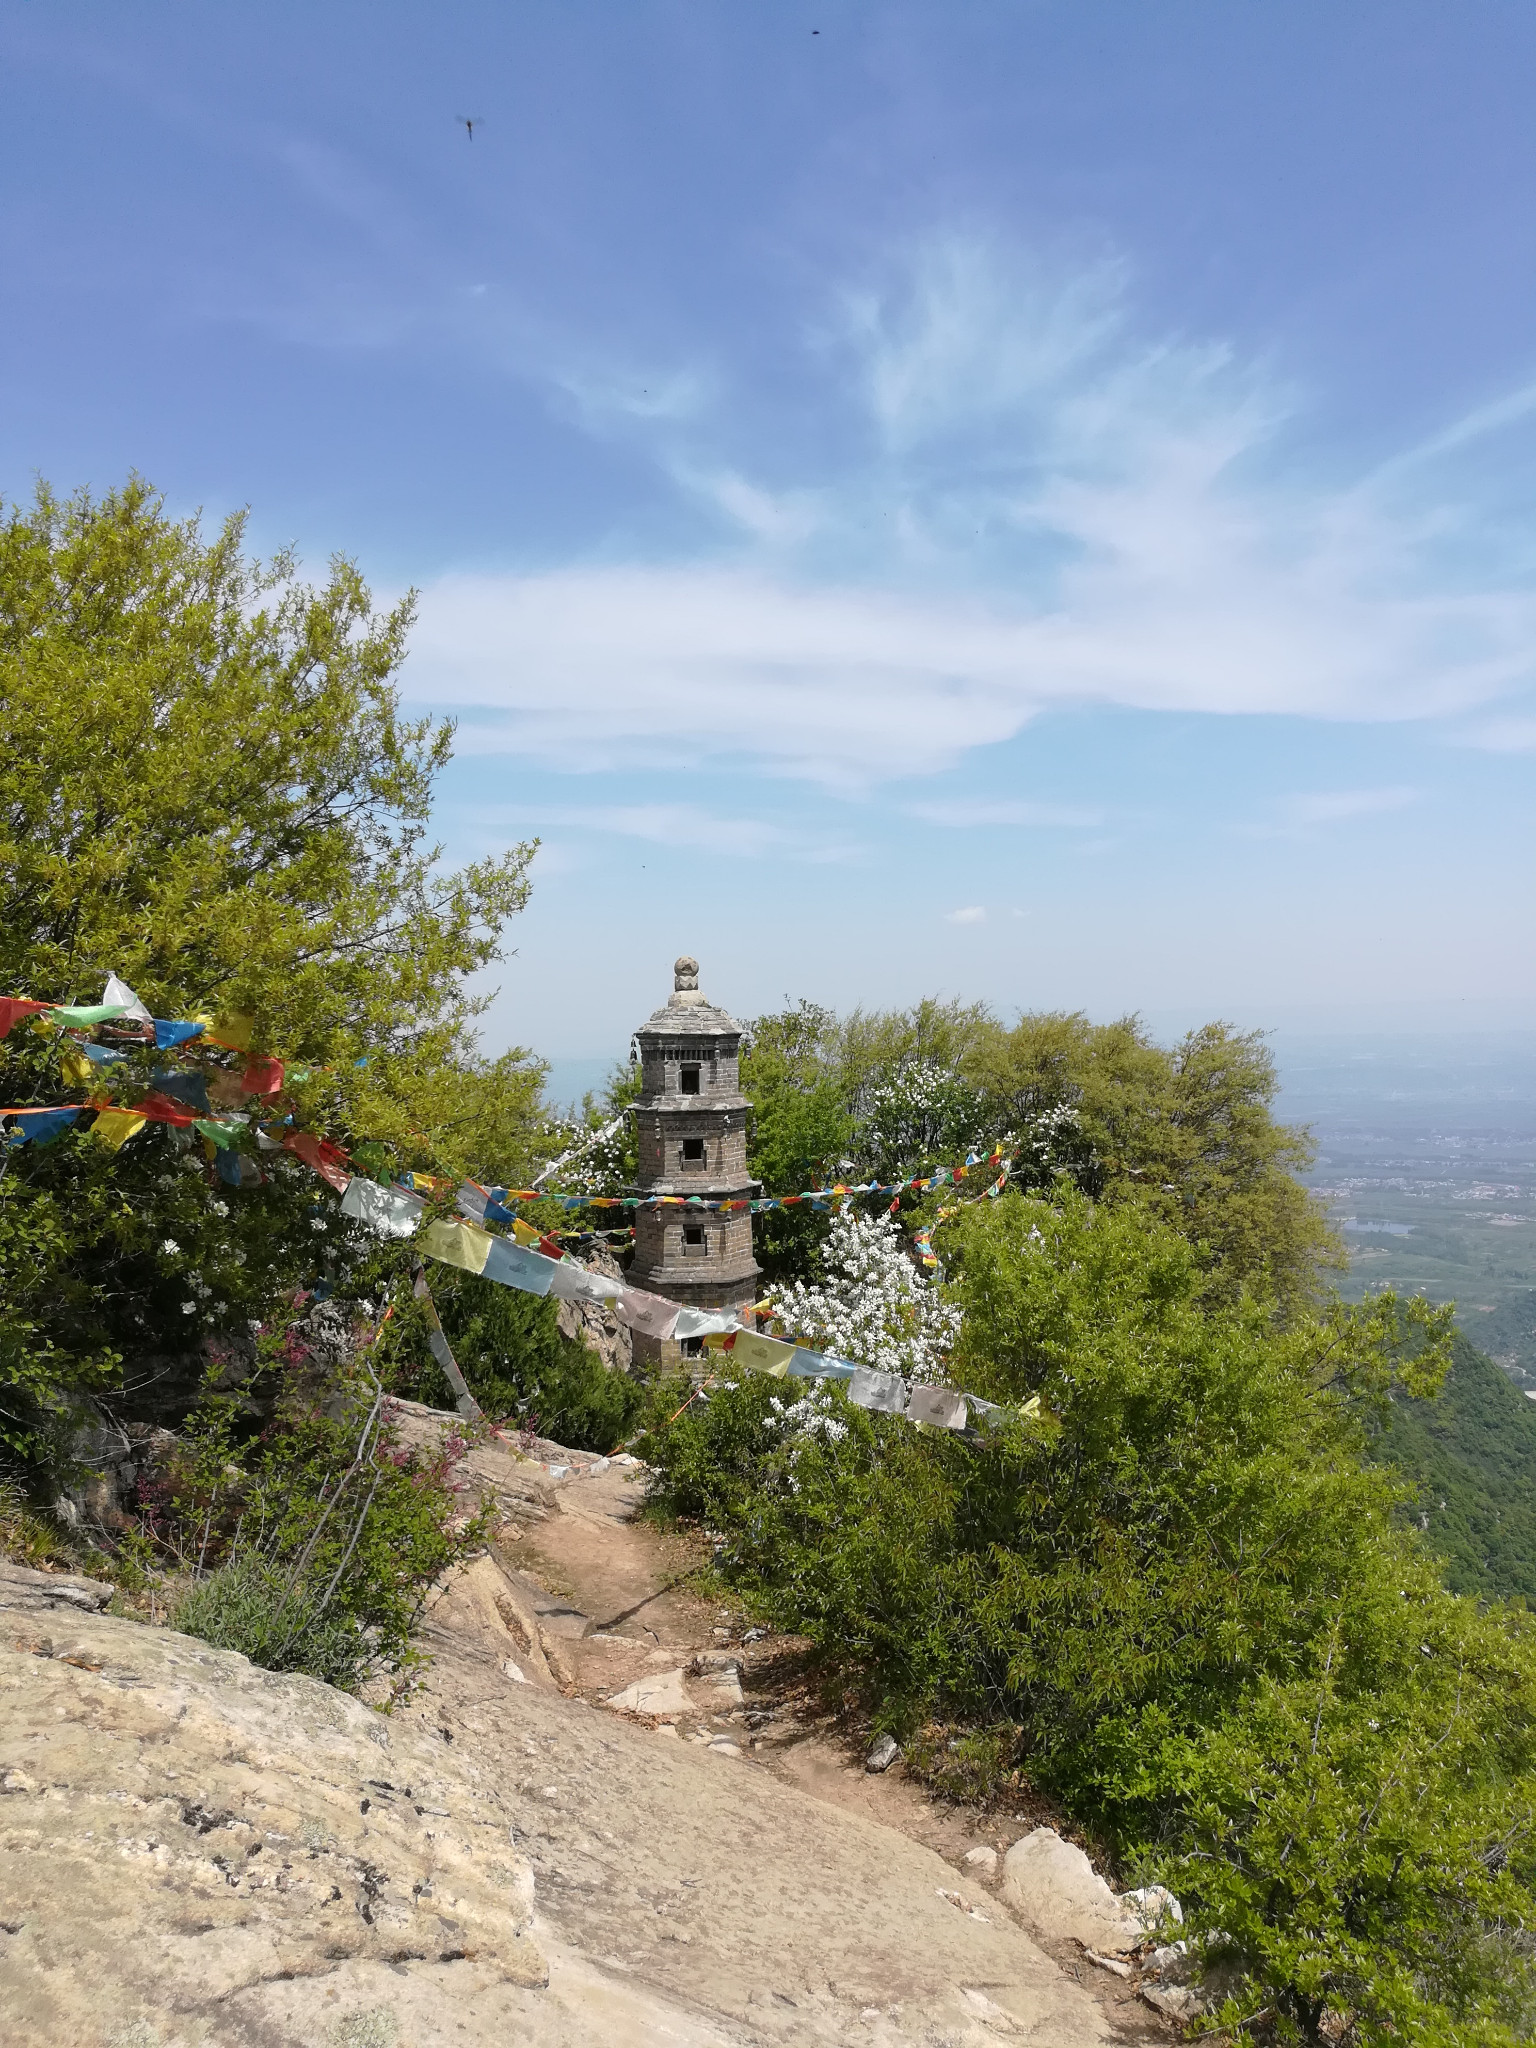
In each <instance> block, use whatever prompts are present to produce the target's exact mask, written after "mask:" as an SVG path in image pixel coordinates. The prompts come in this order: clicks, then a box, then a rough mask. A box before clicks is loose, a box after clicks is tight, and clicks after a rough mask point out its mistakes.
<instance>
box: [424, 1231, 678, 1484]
mask: <svg viewBox="0 0 1536 2048" xmlns="http://www.w3.org/2000/svg"><path fill="white" fill-rule="evenodd" d="M432 1295H433V1299H434V1301H435V1302H436V1304H437V1310H438V1314H439V1316H440V1318H441V1320H442V1325H443V1331H444V1334H445V1335H446V1336H447V1338H448V1342H449V1344H450V1345H451V1346H452V1349H453V1355H454V1357H455V1358H456V1359H457V1360H458V1363H459V1369H460V1370H461V1371H462V1373H463V1374H464V1377H465V1379H466V1380H467V1381H468V1383H469V1388H470V1391H471V1393H473V1395H474V1397H475V1399H476V1400H477V1401H478V1402H479V1404H480V1406H481V1407H482V1408H483V1409H484V1411H485V1413H486V1414H487V1415H488V1416H490V1417H491V1419H492V1420H493V1421H497V1422H501V1421H515V1422H518V1423H520V1424H523V1425H524V1426H526V1427H528V1428H533V1429H537V1430H538V1432H539V1434H540V1435H542V1436H547V1437H552V1438H553V1439H554V1440H555V1441H556V1442H557V1443H562V1444H566V1445H568V1446H569V1448H570V1449H572V1450H575V1451H611V1450H613V1449H614V1447H615V1446H616V1445H617V1444H618V1443H620V1442H621V1441H622V1440H623V1438H624V1437H625V1436H626V1435H627V1433H628V1432H629V1430H630V1428H631V1426H632V1424H633V1422H634V1419H635V1417H636V1415H637V1414H638V1413H639V1409H640V1403H641V1398H642V1397H641V1390H640V1386H639V1383H638V1382H637V1381H636V1380H633V1379H631V1378H629V1376H628V1375H627V1374H625V1373H622V1372H611V1371H609V1369H608V1368H607V1367H606V1366H605V1365H604V1364H603V1362H602V1360H601V1359H600V1358H598V1357H597V1355H596V1353H595V1352H592V1351H590V1350H589V1349H588V1348H587V1346H586V1345H585V1344H581V1343H577V1342H575V1341H573V1340H572V1339H571V1338H569V1337H564V1336H562V1335H561V1333H560V1331H559V1329H558V1327H557V1325H556V1316H557V1314H558V1312H559V1304H558V1303H557V1302H555V1301H553V1300H551V1299H549V1298H548V1297H547V1296H546V1297H542V1298H541V1297H540V1296H538V1295H533V1294H521V1293H518V1292H517V1291H515V1290H514V1289H512V1288H509V1287H497V1286H494V1285H492V1284H490V1283H488V1282H487V1281H484V1280H481V1279H477V1278H476V1277H475V1276H474V1275H473V1274H461V1273H456V1272H454V1271H453V1269H452V1268H451V1267H439V1268H435V1269H434V1271H433V1275H432ZM386 1359H387V1363H386V1368H385V1373H386V1379H387V1383H388V1385H389V1386H390V1387H391V1389H392V1390H393V1391H394V1392H396V1393H399V1394H406V1395H408V1396H409V1397H410V1399H412V1400H413V1401H425V1402H426V1403H427V1404H428V1405H429V1406H432V1407H443V1408H451V1407H452V1406H453V1396H452V1393H451V1392H450V1390H449V1387H448V1382H447V1380H446V1379H445V1377H444V1376H443V1373H442V1370H441V1368H440V1367H439V1366H437V1365H436V1364H435V1363H434V1362H433V1360H432V1356H431V1353H430V1352H429V1351H428V1349H427V1342H426V1327H425V1324H424V1322H423V1321H422V1314H421V1310H420V1308H419V1307H418V1306H417V1305H416V1304H415V1303H414V1302H411V1303H405V1302H402V1303H401V1305H400V1310H399V1314H398V1317H397V1319H396V1321H395V1322H394V1323H393V1324H392V1325H391V1330H390V1335H389V1338H388V1343H387V1350H386Z"/></svg>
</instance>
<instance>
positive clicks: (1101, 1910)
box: [1002, 1828, 1145, 1955]
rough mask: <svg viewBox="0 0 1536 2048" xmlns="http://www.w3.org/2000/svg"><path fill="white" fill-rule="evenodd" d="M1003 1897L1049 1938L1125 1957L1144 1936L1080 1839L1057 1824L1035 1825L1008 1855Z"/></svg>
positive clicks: (1004, 1861) (1004, 1867)
mask: <svg viewBox="0 0 1536 2048" xmlns="http://www.w3.org/2000/svg"><path fill="white" fill-rule="evenodd" d="M1002 1895H1003V1897H1004V1898H1005V1899H1006V1900H1007V1902H1008V1903H1009V1905H1011V1906H1012V1907H1013V1908H1014V1910H1015V1911H1016V1912H1017V1913H1018V1915H1019V1917H1020V1919H1021V1920H1023V1921H1024V1923H1025V1925H1026V1926H1028V1927H1030V1928H1031V1929H1033V1931H1034V1932H1035V1933H1036V1934H1039V1935H1043V1936H1044V1937H1046V1938H1047V1939H1048V1940H1058V1941H1059V1940H1062V1939H1066V1940H1069V1941H1079V1942H1081V1943H1082V1945H1083V1947H1084V1948H1090V1949H1094V1950H1096V1951H1097V1952H1099V1953H1100V1954H1103V1955H1123V1954H1125V1953H1126V1952H1127V1951H1128V1950H1130V1949H1133V1948H1135V1947H1136V1945H1137V1944H1138V1943H1139V1942H1140V1941H1142V1940H1143V1939H1144V1938H1145V1930H1144V1928H1143V1926H1142V1923H1141V1921H1140V1919H1138V1918H1136V1917H1135V1916H1134V1915H1132V1914H1130V1913H1127V1912H1126V1911H1125V1909H1124V1907H1123V1906H1122V1905H1121V1903H1120V1901H1119V1900H1118V1899H1117V1898H1116V1896H1115V1894H1114V1893H1113V1892H1112V1891H1111V1890H1110V1888H1109V1886H1108V1885H1107V1884H1106V1883H1105V1882H1104V1879H1103V1878H1102V1877H1100V1875H1099V1873H1098V1872H1097V1871H1096V1870H1095V1869H1094V1867H1093V1865H1092V1864H1091V1863H1090V1862H1089V1861H1088V1858H1087V1857H1086V1856H1085V1855H1084V1854H1083V1852H1082V1850H1081V1849H1079V1848H1078V1846H1077V1844H1076V1843H1075V1842H1066V1841H1063V1840H1062V1838H1061V1836H1060V1835H1058V1834H1057V1832H1056V1830H1055V1829H1054V1828H1036V1829H1034V1830H1033V1832H1032V1833H1030V1834H1027V1835H1025V1836H1023V1837H1022V1839H1021V1840H1019V1841H1017V1842H1015V1843H1014V1845H1013V1847H1012V1848H1011V1849H1010V1850H1009V1851H1008V1853H1007V1855H1006V1856H1005V1857H1004V1858H1003V1882H1002Z"/></svg>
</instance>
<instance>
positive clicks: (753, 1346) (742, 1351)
mask: <svg viewBox="0 0 1536 2048" xmlns="http://www.w3.org/2000/svg"><path fill="white" fill-rule="evenodd" d="M794 1355H795V1347H794V1345H793V1344H784V1343H781V1342H780V1340H779V1339H778V1338H777V1337H759V1336H758V1335H757V1333H756V1332H755V1331H753V1330H742V1331H740V1332H739V1333H738V1335H737V1338H736V1342H735V1344H734V1345H733V1346H732V1347H731V1356H732V1357H733V1358H734V1359H735V1360H736V1362H737V1364H738V1365H744V1366H746V1367H747V1368H748V1369H749V1371H752V1372H765V1373H767V1374H768V1376H769V1377H770V1379H776V1380H781V1379H783V1377H784V1375H785V1373H787V1372H788V1371H789V1362H790V1360H791V1359H792V1358H793V1357H794Z"/></svg>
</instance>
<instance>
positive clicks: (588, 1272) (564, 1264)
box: [546, 1254, 672, 1307]
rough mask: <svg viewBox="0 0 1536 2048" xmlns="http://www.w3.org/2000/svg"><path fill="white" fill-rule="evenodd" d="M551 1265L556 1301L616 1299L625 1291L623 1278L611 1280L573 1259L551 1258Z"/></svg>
mask: <svg viewBox="0 0 1536 2048" xmlns="http://www.w3.org/2000/svg"><path fill="white" fill-rule="evenodd" d="M546 1256H548V1254H546ZM550 1266H551V1272H550V1280H549V1291H550V1293H551V1294H552V1295H553V1296H554V1297H555V1299H556V1301H614V1300H616V1299H617V1297H618V1296H619V1295H621V1294H622V1293H623V1292H624V1283H623V1281H622V1280H610V1279H609V1277H608V1275H607V1274H606V1273H594V1272H593V1271H592V1269H591V1267H590V1266H578V1265H577V1264H576V1262H575V1261H574V1260H573V1259H566V1258H559V1259H556V1258H551V1259H550ZM646 1299H647V1300H653V1299H654V1296H649V1295H648V1296H647V1297H646ZM671 1306H672V1304H671V1303H670V1302H669V1303H668V1307H671Z"/></svg>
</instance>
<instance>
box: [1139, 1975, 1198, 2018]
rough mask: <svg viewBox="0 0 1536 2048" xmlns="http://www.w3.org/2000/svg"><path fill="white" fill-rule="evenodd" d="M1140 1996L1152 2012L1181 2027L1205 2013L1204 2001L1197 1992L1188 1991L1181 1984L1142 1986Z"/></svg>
mask: <svg viewBox="0 0 1536 2048" xmlns="http://www.w3.org/2000/svg"><path fill="white" fill-rule="evenodd" d="M1141 1995H1142V1997H1143V1998H1144V1999H1145V2000H1146V2002H1147V2004H1148V2005H1150V2006H1151V2008H1152V2010H1153V2011H1154V2012H1160V2013H1161V2014H1162V2016H1163V2018H1164V2019H1165V2020H1174V2021H1176V2022H1177V2023H1178V2024H1179V2025H1181V2026H1182V2025H1184V2024H1186V2023H1187V2022H1188V2021H1190V2020H1192V2019H1195V2018H1196V2017H1198V2015H1199V2014H1200V2013H1202V2012H1204V2011H1205V2000H1204V1999H1203V1998H1202V1997H1201V1996H1200V1994H1199V1992H1198V1991H1190V1990H1188V1989H1187V1988H1186V1987H1185V1986H1184V1985H1182V1984H1169V1985H1160V1984H1152V1985H1148V1984H1143V1985H1142V1987H1141Z"/></svg>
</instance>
